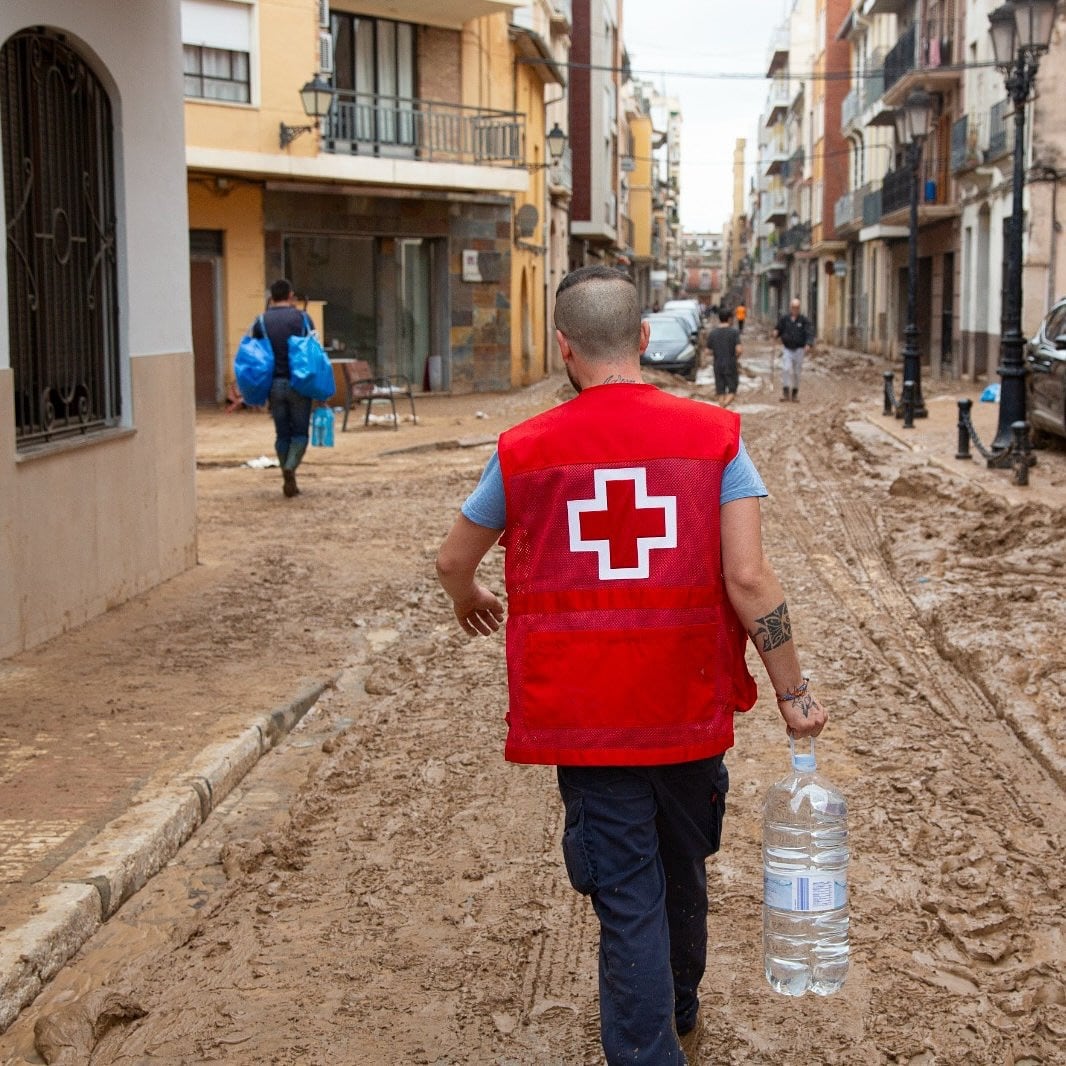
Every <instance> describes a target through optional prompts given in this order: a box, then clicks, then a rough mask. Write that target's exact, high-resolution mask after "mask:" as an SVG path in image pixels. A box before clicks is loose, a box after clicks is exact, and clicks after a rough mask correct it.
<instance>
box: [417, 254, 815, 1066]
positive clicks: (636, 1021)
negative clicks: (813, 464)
mask: <svg viewBox="0 0 1066 1066" xmlns="http://www.w3.org/2000/svg"><path fill="white" fill-rule="evenodd" d="M555 325H556V336H557V337H558V340H559V347H560V350H561V352H562V356H563V361H564V364H565V366H566V370H567V374H568V376H569V377H570V380H571V382H572V383H573V385H574V388H575V389H576V390H577V391H578V393H579V395H578V396H577V397H576V398H575V399H573V400H570V401H569V402H567V403H564V404H561V405H560V406H558V407H556V408H554V409H552V410H550V411H546V412H544V413H543V414H540V415H538V416H536V417H534V418H532V419H530V420H529V421H527V422H524V423H522V424H520V425H518V426H515V427H514V428H513V429H510V430H508V431H507V432H506V433H504V434H502V435H501V437H500V441H499V448H498V451H497V454H496V455H495V456H493V458H492V459H491V460H490V462H489V464H488V466H487V467H486V469H485V472H484V474H483V475H482V478H481V481H480V483H479V484H478V487H477V489H476V490H475V491H474V493H473V494H471V496H470V497H469V498H468V499H467V501H466V503H465V504H464V505H463V508H462V513H461V514H460V516H459V518H458V519H457V520H456V523H455V525H454V526H453V527H452V529H451V531H450V532H449V534H448V536H447V537H446V539H445V541H444V544H443V545H442V546H441V549H440V553H439V555H438V558H437V573H438V576H439V577H440V581H441V584H442V585H443V587H444V589H445V591H446V592H447V593H448V595H449V596H450V597H451V599H452V601H453V604H454V608H455V614H456V617H457V618H458V620H459V623H460V625H461V626H462V627H463V629H464V630H465V631H466V632H468V633H470V634H472V635H483V636H489V635H491V634H492V633H494V632H495V631H496V630H497V629H498V628H499V626H500V624H501V623H502V621H503V616H504V611H503V605H502V604H501V602H500V600H499V599H498V598H497V597H496V595H495V594H494V593H493V592H491V591H490V590H489V589H487V588H486V587H484V586H483V585H481V584H480V583H479V582H478V581H477V579H476V571H477V567H478V564H479V563H480V562H481V560H482V558H483V557H484V556H485V554H486V553H487V552H488V551H489V549H490V548H491V547H492V546H493V545H494V544H495V543H496V541H497V540H498V539H500V536H501V533H502V535H503V536H502V543H503V545H504V547H505V549H506V555H505V581H506V586H507V597H508V618H507V673H508V687H509V711H508V715H507V723H508V733H507V744H506V749H505V756H506V758H507V759H509V760H511V761H513V762H519V763H547V764H550V765H554V766H556V767H557V768H558V769H557V774H558V779H559V788H560V792H561V794H562V798H563V802H564V805H565V808H566V821H565V829H564V832H563V841H562V847H563V857H564V860H565V863H566V868H567V873H568V874H569V877H570V880H571V883H572V884H573V886H574V888H575V889H577V891H578V892H581V893H583V894H586V895H588V896H590V897H591V900H592V904H593V908H594V909H595V912H596V915H597V917H598V918H599V921H600V1031H601V1039H602V1042H603V1047H604V1051H605V1053H606V1056H607V1061H608V1063H610V1064H614V1063H623V1062H624V1063H646V1064H648V1066H652V1064H654V1066H675V1064H676V1066H681V1064H683V1063H684V1062H686V1055H687V1056H689V1057H690V1058H691V1056H692V1055H694V1054H695V1051H696V1048H697V1047H698V1044H699V1041H700V1037H701V1032H702V1025H701V1022H700V1018H699V1014H698V1008H699V999H698V989H699V983H700V979H701V978H702V977H703V973H704V969H705V966H706V954H707V880H706V858H707V856H708V855H711V854H713V853H714V852H716V851H717V850H718V846H719V842H720V839H721V827H722V815H723V813H724V809H725V793H726V790H727V788H728V775H727V773H726V769H725V766H724V764H723V761H722V760H723V755H724V753H725V752H726V751H727V750H728V749H729V748H730V747H732V745H733V715H734V714H735V713H736V712H737V711H746V710H748V709H749V708H750V707H752V706H753V704H754V703H755V699H756V689H755V682H754V680H753V679H752V677H751V675H750V674H749V673H748V670H747V667H746V665H745V661H744V649H745V646H746V643H747V640H748V637H750V638H751V639H752V641H753V642H754V644H755V648H756V650H757V651H758V653H759V656H760V658H761V659H762V662H763V665H764V667H765V668H766V672H767V674H768V676H769V679H770V682H771V684H772V685H773V687H774V691H775V693H776V694H777V700H778V708H779V709H780V711H781V715H782V717H783V718H784V721H785V726H786V728H787V730H788V732H789V734H790V735H791V736H794V737H796V738H803V737H815V736H817V735H818V734H819V733H820V732H821V730H822V727H823V726H824V725H825V723H826V720H827V715H826V712H825V711H824V709H823V708H822V707H821V705H820V704H819V703H818V701H817V700H816V699H815V698H814V696H813V695H812V694H811V693H810V692H809V690H808V688H807V682H806V680H805V679H804V677H803V675H802V673H801V670H800V663H799V657H798V655H797V652H796V646H795V644H794V643H793V641H792V629H791V623H790V621H789V615H788V607H787V605H786V603H785V598H784V594H783V592H782V591H781V586H780V584H779V582H778V580H777V577H776V576H775V574H774V571H773V569H772V568H771V566H770V564H769V562H768V561H767V559H766V557H765V555H764V554H763V550H762V539H761V529H760V518H759V497H760V496H765V495H766V490H765V488H764V487H763V484H762V481H761V479H760V478H759V476H758V473H757V472H756V471H755V468H754V466H753V465H752V463H751V460H750V458H748V455H747V452H746V450H745V449H744V445H743V442H742V441H741V439H740V419H739V417H738V416H737V415H735V414H733V413H731V412H729V411H726V410H724V409H722V408H718V407H714V406H711V405H710V404H701V403H697V402H694V401H692V400H687V399H679V398H677V397H673V396H670V395H668V394H666V393H663V392H660V391H659V390H658V389H656V388H655V387H653V386H650V385H645V384H643V383H642V382H641V378H640V354H641V352H642V351H643V350H644V348H645V347H646V346H647V344H648V325H647V323H646V322H642V321H641V319H640V310H639V303H638V300H637V292H636V289H635V287H634V285H633V283H632V281H631V280H630V279H629V278H628V277H627V276H626V275H625V274H623V273H622V272H621V271H617V270H613V269H611V268H608V267H585V268H583V269H581V270H576V271H574V272H572V273H571V274H568V275H567V276H566V277H565V278H564V279H563V281H562V283H561V284H560V286H559V290H558V293H557V296H556V305H555Z"/></svg>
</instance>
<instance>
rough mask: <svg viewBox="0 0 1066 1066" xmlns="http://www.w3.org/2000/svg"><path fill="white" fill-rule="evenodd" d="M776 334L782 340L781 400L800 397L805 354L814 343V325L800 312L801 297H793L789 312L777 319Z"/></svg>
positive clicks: (785, 400) (794, 401) (794, 399)
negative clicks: (801, 373) (801, 372)
mask: <svg viewBox="0 0 1066 1066" xmlns="http://www.w3.org/2000/svg"><path fill="white" fill-rule="evenodd" d="M774 336H775V337H778V338H779V339H780V341H781V347H782V349H783V351H782V355H781V389H782V393H781V402H782V403H786V402H787V401H788V400H791V401H792V402H793V403H796V402H797V401H798V399H799V383H800V371H801V370H802V369H803V356H804V355H805V354H806V353H807V352H809V351H810V350H811V345H812V344H813V343H814V327H813V326H812V325H811V322H810V319H809V318H807V317H806V316H805V315H801V314H800V302H799V298H798V297H796V298H793V300H792V303H791V304H790V305H789V309H788V314H787V315H782V316H781V317H780V318H779V319H778V320H777V328H776V329H775V330H774Z"/></svg>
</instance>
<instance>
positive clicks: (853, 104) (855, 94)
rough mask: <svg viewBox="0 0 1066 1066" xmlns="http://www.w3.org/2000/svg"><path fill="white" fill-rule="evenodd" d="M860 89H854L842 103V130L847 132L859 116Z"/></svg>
mask: <svg viewBox="0 0 1066 1066" xmlns="http://www.w3.org/2000/svg"><path fill="white" fill-rule="evenodd" d="M859 101H860V96H859V90H858V89H857V88H855V89H852V90H851V91H850V92H849V93H848V94H847V95H846V96H845V97H844V99H843V100H842V101H841V103H840V130H841V132H842V133H843V132H846V131H847V130H848V129H850V128H851V126H852V125H853V124H854V122H855V120H856V119H857V118H858V117H859Z"/></svg>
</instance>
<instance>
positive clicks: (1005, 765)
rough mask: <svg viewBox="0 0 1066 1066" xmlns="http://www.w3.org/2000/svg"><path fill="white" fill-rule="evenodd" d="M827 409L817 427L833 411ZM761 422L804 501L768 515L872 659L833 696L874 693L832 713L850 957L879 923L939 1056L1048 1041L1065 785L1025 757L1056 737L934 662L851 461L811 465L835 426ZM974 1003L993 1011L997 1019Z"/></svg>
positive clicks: (1054, 1015)
mask: <svg viewBox="0 0 1066 1066" xmlns="http://www.w3.org/2000/svg"><path fill="white" fill-rule="evenodd" d="M823 416H824V417H825V423H828V421H829V418H830V417H832V412H831V411H829V410H826V411H825V412H823ZM776 421H779V420H776ZM770 422H771V425H770V426H767V427H766V428H767V430H768V433H767V436H768V437H769V438H770V440H771V442H772V447H773V448H774V450H775V451H776V452H777V454H778V455H779V456H783V458H784V463H783V466H784V475H785V481H786V483H787V484H788V486H789V492H790V494H791V495H792V496H793V497H795V496H796V495H797V494H799V495H800V496H801V497H802V501H803V505H802V507H798V508H797V507H790V508H789V510H788V511H787V515H786V513H785V512H781V511H777V512H776V513H775V512H774V511H773V509H772V508H770V509H768V510H769V511H770V521H769V525H770V526H771V529H773V527H774V526H775V525H776V524H777V523H779V522H780V521H781V519H782V518H783V517H784V518H785V520H786V522H787V532H788V538H789V540H790V549H791V553H794V556H795V557H798V561H801V562H802V561H806V563H807V564H808V565H809V566H810V567H811V569H812V570H813V572H814V575H816V577H815V578H813V579H812V578H808V580H807V581H806V582H805V585H806V587H807V588H808V589H809V588H810V587H811V586H812V585H820V586H821V591H820V596H819V602H818V607H819V608H820V610H821V611H823V612H824V613H825V614H826V615H827V616H828V617H827V618H826V619H825V620H824V622H825V624H826V626H827V627H828V628H829V629H830V630H831V629H832V627H833V625H834V623H835V624H836V625H839V626H841V629H840V631H839V632H840V633H843V632H846V631H847V627H849V626H850V628H851V629H852V631H857V632H859V633H861V634H862V637H863V642H862V643H863V645H864V646H865V648H866V652H867V654H868V656H869V661H868V662H867V664H866V671H865V672H866V675H867V677H866V678H862V677H849V676H847V673H848V672H849V670H850V667H851V666H853V664H854V656H851V657H846V658H845V660H844V662H840V663H838V664H837V665H838V666H841V667H845V664H847V667H846V668H845V669H844V672H843V676H841V677H840V678H839V682H840V685H841V688H842V690H843V691H844V692H847V691H848V689H849V688H851V687H852V686H854V688H853V691H854V692H856V693H867V694H868V696H867V697H866V698H865V699H864V698H862V697H861V696H860V697H859V698H858V699H856V700H854V701H849V703H854V706H853V707H852V708H849V710H850V714H849V715H848V718H847V719H846V720H845V721H844V722H843V723H841V722H840V719H839V718H838V719H837V724H838V725H843V726H844V728H845V729H846V730H847V733H848V746H849V748H850V751H851V752H852V753H853V754H854V755H855V756H856V757H858V759H860V760H861V761H862V762H863V763H864V764H865V765H864V776H863V780H862V787H861V789H859V790H858V791H857V793H856V794H855V795H854V796H853V802H852V810H853V818H854V832H855V836H856V838H857V839H856V845H857V850H858V852H859V853H860V854H862V852H863V851H866V849H869V851H867V854H869V855H870V856H871V860H870V861H869V862H865V861H862V860H860V863H859V864H858V871H857V879H856V883H855V885H854V889H855V892H854V896H853V900H854V903H855V914H854V919H853V920H854V922H855V928H854V934H855V935H854V938H853V943H854V945H855V949H856V950H855V956H854V957H855V959H856V962H858V963H859V964H860V965H862V964H869V963H871V962H872V960H873V958H874V954H873V948H872V945H871V943H870V934H869V932H866V931H864V929H863V927H864V926H866V927H867V928H868V929H871V930H872V929H875V928H876V929H878V930H879V931H880V932H879V935H880V937H881V938H882V939H881V942H880V943H879V944H878V945H877V948H876V955H877V956H879V957H880V964H881V965H882V967H884V966H887V967H888V968H890V969H891V970H892V971H893V973H894V974H895V975H896V976H895V980H894V982H893V983H894V984H895V986H896V988H895V991H894V993H893V997H896V996H898V995H899V994H900V988H901V987H907V988H908V992H907V993H905V994H906V995H908V996H913V997H914V999H913V1001H912V1003H911V1006H912V1007H913V1008H914V1012H915V1014H918V1013H919V1011H920V1009H921V1007H922V1006H924V1007H925V1010H926V1011H928V1014H927V1017H937V1016H942V1017H943V1022H944V1024H943V1025H942V1026H941V1025H940V1024H939V1022H938V1025H937V1026H936V1027H935V1031H934V1027H930V1031H929V1032H928V1033H927V1035H926V1036H925V1038H924V1040H923V1041H922V1043H921V1045H920V1048H924V1049H926V1050H927V1051H931V1052H933V1053H934V1054H939V1055H943V1056H945V1059H944V1061H959V1062H961V1061H966V1062H975V1063H976V1062H993V1061H1002V1060H1000V1059H998V1058H997V1055H998V1054H999V1053H998V1052H997V1051H994V1050H993V1048H992V1046H989V1045H988V1044H987V1043H984V1044H983V1046H982V1042H984V1041H987V1039H988V1034H991V1035H992V1036H993V1037H994V1042H1000V1041H1003V1042H1005V1044H1006V1047H1008V1048H1010V1049H1011V1051H1010V1052H1009V1053H1010V1054H1019V1053H1020V1052H1021V1050H1022V1049H1023V1048H1024V1047H1025V1046H1026V1045H1027V1044H1030V1042H1033V1041H1041V1040H1044V1039H1050V1040H1051V1041H1052V1042H1060V1041H1061V1040H1062V1039H1063V1037H1064V1036H1066V1026H1064V1023H1066V1013H1064V1012H1063V1009H1062V1005H1063V999H1064V997H1063V991H1062V976H1063V968H1062V965H1061V963H1059V962H1055V961H1053V960H1054V956H1055V950H1056V949H1055V944H1056V943H1057V934H1055V933H1054V932H1053V931H1054V930H1055V929H1056V928H1057V926H1058V924H1059V920H1058V919H1057V918H1056V914H1057V908H1058V906H1059V905H1058V902H1057V901H1058V900H1059V899H1060V898H1061V893H1062V891H1063V878H1062V875H1061V873H1060V872H1058V870H1057V869H1056V867H1055V865H1054V864H1051V865H1048V864H1047V859H1048V858H1049V857H1050V856H1051V855H1054V854H1056V853H1058V848H1059V844H1060V841H1059V838H1058V835H1057V830H1056V829H1055V825H1056V812H1061V798H1062V794H1061V791H1060V789H1059V788H1058V787H1057V786H1056V783H1055V781H1053V780H1051V779H1049V777H1048V775H1047V774H1046V773H1044V771H1043V770H1042V769H1041V767H1040V766H1037V765H1036V764H1035V763H1034V762H1033V760H1032V759H1031V758H1029V756H1030V755H1042V756H1044V758H1043V759H1042V760H1041V761H1042V762H1043V763H1044V764H1045V767H1044V768H1045V769H1047V768H1048V767H1047V765H1046V764H1047V762H1048V760H1047V758H1046V756H1047V754H1048V753H1049V752H1051V750H1052V748H1051V745H1050V742H1047V743H1046V744H1042V743H1041V738H1039V737H1037V738H1035V739H1034V737H1033V736H1032V735H1031V734H1026V733H1025V730H1024V729H1022V730H1019V729H1018V728H1017V727H1016V726H1017V723H1015V722H1012V721H1010V716H1009V715H1008V714H1001V713H999V712H998V711H997V708H996V706H995V705H994V703H993V701H992V700H991V699H990V698H989V697H988V695H987V694H986V692H985V690H984V688H983V687H982V685H981V684H980V680H979V678H975V677H973V676H971V675H970V674H968V673H967V672H965V671H964V670H961V669H959V666H958V664H957V663H956V662H954V661H952V659H951V657H945V656H944V655H942V654H941V644H942V641H941V640H939V639H938V638H939V636H940V635H939V634H937V633H935V632H930V631H929V630H928V629H927V628H926V626H925V625H924V624H923V621H922V618H921V614H920V611H919V609H918V608H917V606H916V605H915V603H914V602H913V601H912V600H911V598H910V597H909V596H908V595H907V593H906V591H905V590H904V589H903V588H902V587H901V585H900V583H899V581H898V580H897V579H896V577H895V575H894V574H893V572H892V569H891V563H890V560H889V559H888V558H886V556H885V555H884V554H883V552H882V547H881V536H880V534H879V532H878V529H877V527H876V524H875V518H874V511H873V500H872V499H871V497H870V494H869V493H857V492H856V485H855V483H854V480H853V479H852V475H853V474H854V470H852V471H846V472H843V473H840V472H838V469H837V467H836V464H834V463H828V462H827V463H825V464H824V465H823V466H822V467H820V470H819V476H816V475H815V473H814V471H813V469H812V467H811V462H810V459H809V458H808V457H809V456H820V457H823V458H824V457H825V456H826V455H827V451H828V450H829V449H827V447H826V440H825V439H823V438H825V437H827V436H828V437H829V438H830V441H831V442H832V436H831V434H826V433H824V432H823V430H822V429H821V428H819V430H818V431H816V432H808V433H806V434H805V435H804V436H803V437H802V438H801V439H799V440H797V439H796V437H794V436H790V435H789V436H786V435H785V434H782V433H781V432H780V431H779V429H778V426H777V425H775V424H774V422H775V420H770ZM817 422H818V419H817V416H816V418H815V419H814V420H811V421H810V422H809V423H808V424H817ZM825 423H823V426H824V425H825ZM845 620H847V621H845ZM839 639H840V638H839V634H838V640H839ZM876 664H879V665H876ZM819 688H822V686H821V685H820V686H819ZM892 704H894V705H895V709H894V710H893V708H892V706H891V705H892ZM845 706H847V705H845ZM871 708H874V709H875V713H871ZM878 709H879V710H880V711H881V712H882V713H881V716H880V721H879V720H878V715H877V713H876V710H878ZM886 722H888V723H889V729H888V730H887V731H886V729H885V723H886ZM886 733H887V735H886ZM1019 734H1020V735H1019ZM1045 739H1046V738H1045ZM1023 746H1024V747H1023ZM1034 747H1036V748H1037V749H1038V750H1037V751H1034V750H1033V748H1034ZM1026 749H1028V750H1026ZM1052 777H1054V774H1053V773H1052ZM863 823H866V825H865V826H864V824H863ZM1049 826H1050V827H1051V828H1050V829H1049V828H1048V827H1049ZM871 834H872V836H871ZM893 856H898V858H897V861H896V864H895V870H894V869H893V862H892V858H893ZM907 866H911V867H913V870H912V876H908V877H905V878H902V880H903V882H904V883H908V884H911V885H913V884H914V883H915V882H918V883H921V882H922V881H923V867H924V868H925V870H924V884H923V885H922V890H921V891H920V893H919V895H918V897H917V898H914V897H910V898H908V897H906V896H903V895H900V894H899V893H898V891H897V889H898V882H899V880H900V879H899V878H898V877H897V878H895V880H896V882H897V883H896V884H894V883H893V881H894V873H897V874H898V873H901V872H902V870H903V869H905V868H906V867H907ZM864 867H866V868H865V869H864ZM901 868H902V869H901ZM1038 930H1041V931H1040V932H1037V931H1038ZM886 934H887V935H886ZM945 992H946V993H948V994H949V995H952V996H957V997H962V1000H961V1003H960V1005H959V1007H958V1008H956V1009H955V1010H954V1012H953V1013H951V1014H946V1013H945V1012H944V1009H943V1005H942V1004H939V1005H938V1003H939V1001H940V1000H941V999H942V995H943V993H945ZM879 996H880V993H875V994H874V998H875V1000H876V999H878V998H879ZM975 1004H982V1009H983V1007H984V1006H985V1005H987V1006H990V1007H991V1008H992V1010H991V1017H990V1018H988V1019H985V1018H984V1017H983V1016H982V1014H981V1011H980V1010H978V1009H975ZM898 1013H899V1008H898V1006H895V1007H893V1006H892V1005H891V1004H890V1003H889V1002H887V1001H882V1002H880V1003H878V1004H877V1007H876V1008H875V1010H874V1012H873V1018H872V1019H871V1023H870V1024H871V1028H872V1029H873V1030H874V1032H875V1033H876V1034H877V1037H878V1038H879V1039H878V1043H879V1044H881V1046H883V1047H889V1048H891V1047H894V1046H895V1047H906V1046H907V1044H908V1042H909V1039H910V1034H911V1033H912V1032H913V1028H914V1027H913V1020H912V1022H911V1025H904V1026H903V1027H902V1028H901V1029H899V1030H898V1031H896V1032H893V1027H892V1026H891V1025H885V1024H884V1022H885V1020H886V1019H887V1018H891V1017H892V1016H893V1015H896V1016H898ZM882 1041H883V1043H882ZM1030 1046H1031V1045H1030ZM979 1048H980V1050H978V1049H979ZM913 1053H914V1054H920V1053H921V1051H920V1049H919V1048H916V1049H914V1051H913ZM902 1061H908V1055H904V1057H903V1058H902ZM1010 1061H1013V1059H1011V1060H1010ZM1032 1061H1035V1062H1042V1061H1045V1060H1044V1059H1043V1058H1042V1057H1041V1056H1040V1055H1037V1056H1036V1057H1035V1058H1034V1059H1033V1060H1032Z"/></svg>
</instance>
